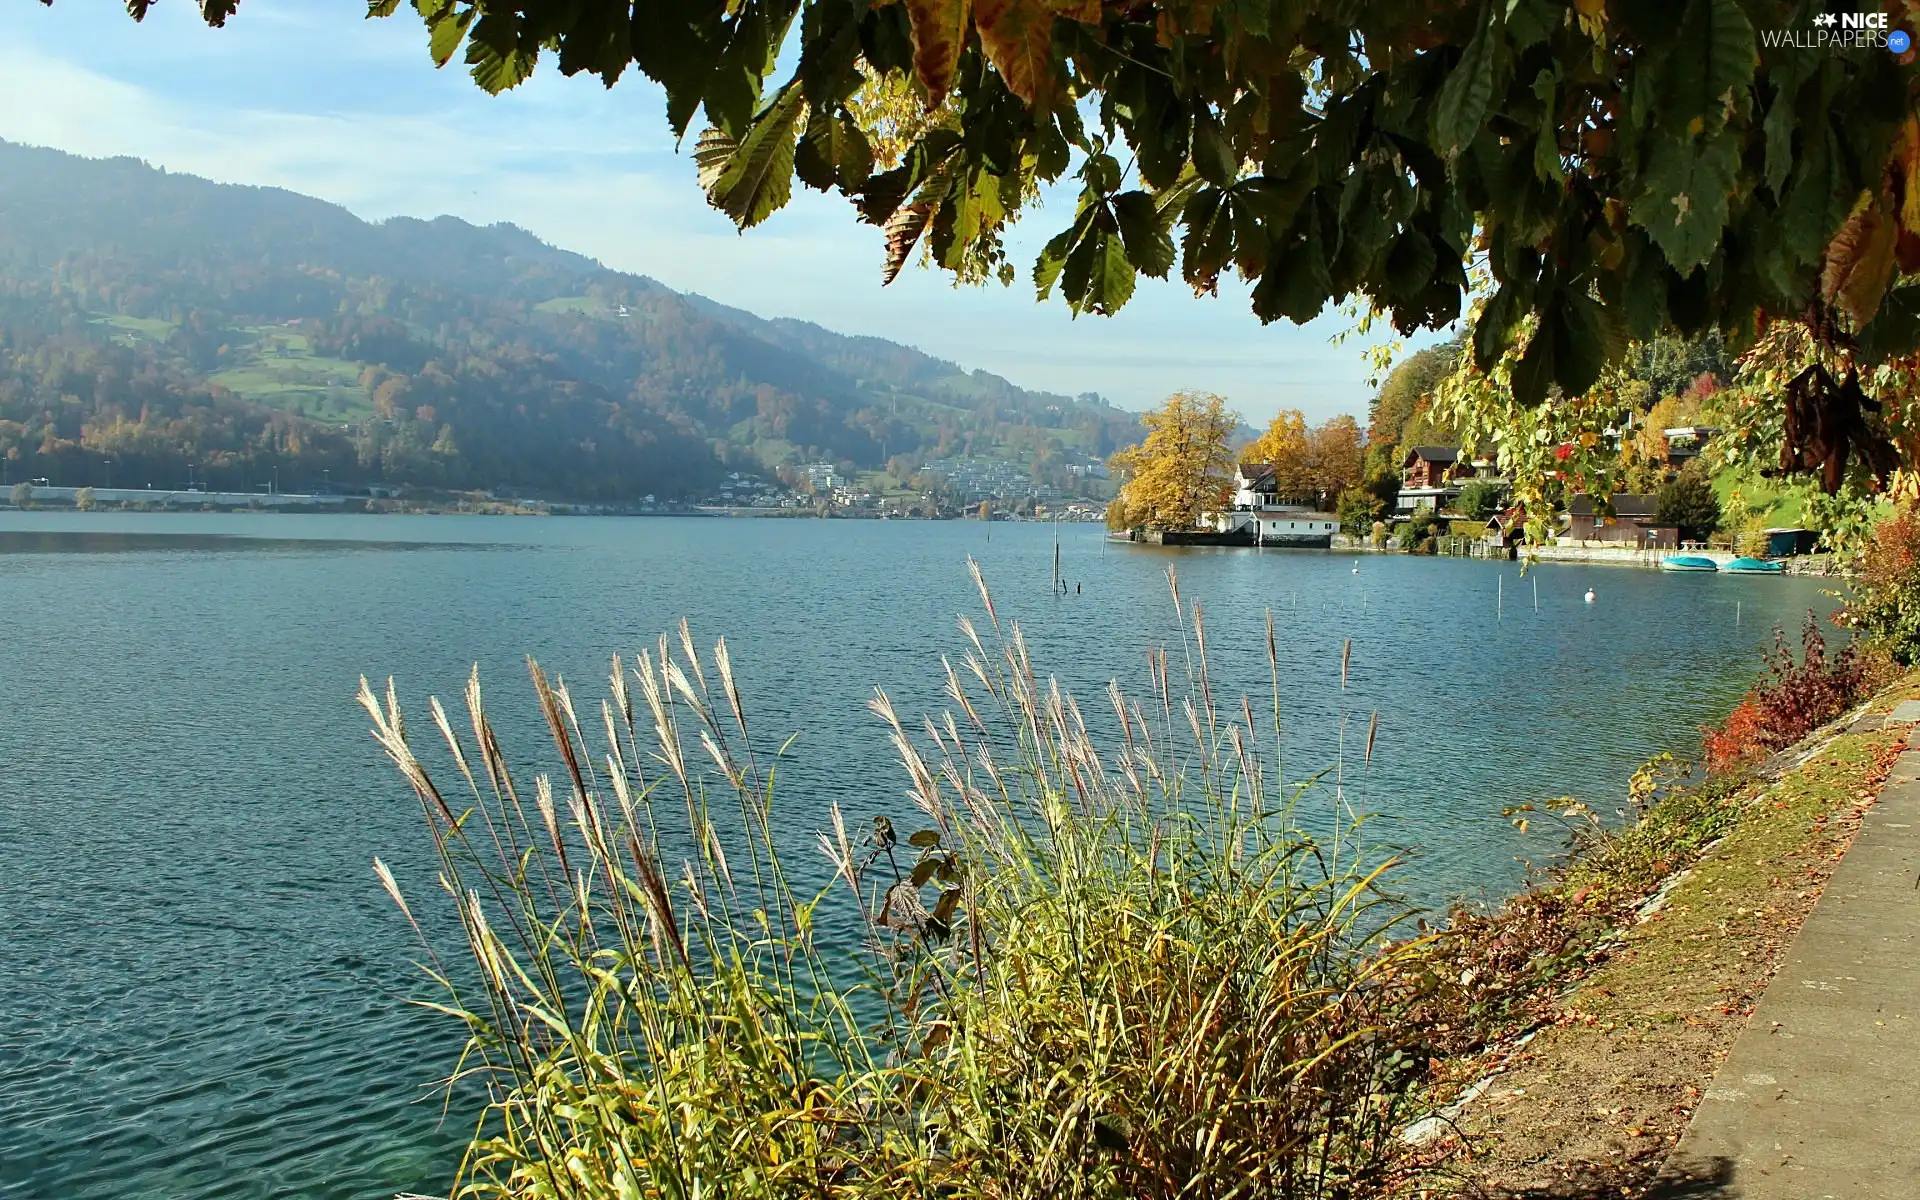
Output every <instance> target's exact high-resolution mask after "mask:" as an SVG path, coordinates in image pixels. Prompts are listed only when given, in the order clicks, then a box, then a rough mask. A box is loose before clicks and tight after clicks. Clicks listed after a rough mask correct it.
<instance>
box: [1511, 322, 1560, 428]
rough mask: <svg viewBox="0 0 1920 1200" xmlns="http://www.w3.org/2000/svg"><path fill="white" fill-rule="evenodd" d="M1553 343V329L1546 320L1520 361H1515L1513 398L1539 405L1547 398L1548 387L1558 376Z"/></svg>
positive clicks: (1534, 405) (1534, 335) (1512, 380)
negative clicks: (1555, 368) (1550, 328)
mask: <svg viewBox="0 0 1920 1200" xmlns="http://www.w3.org/2000/svg"><path fill="white" fill-rule="evenodd" d="M1553 344H1554V339H1553V334H1552V331H1550V330H1549V329H1548V328H1547V326H1546V323H1545V322H1542V323H1541V324H1540V327H1539V328H1538V329H1536V330H1534V333H1533V338H1532V339H1531V340H1530V341H1528V342H1527V349H1526V352H1525V353H1523V354H1521V356H1520V361H1519V362H1516V363H1514V364H1513V371H1512V374H1511V377H1510V379H1509V383H1510V385H1511V389H1512V391H1513V398H1514V399H1515V400H1517V401H1519V402H1520V403H1521V404H1524V405H1526V406H1527V407H1528V408H1535V407H1538V406H1539V405H1540V403H1541V402H1542V401H1544V400H1545V399H1546V398H1547V387H1548V385H1549V384H1551V383H1552V382H1553V376H1554V362H1553Z"/></svg>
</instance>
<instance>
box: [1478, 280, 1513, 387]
mask: <svg viewBox="0 0 1920 1200" xmlns="http://www.w3.org/2000/svg"><path fill="white" fill-rule="evenodd" d="M1521 303H1522V302H1521V300H1520V296H1519V292H1518V290H1517V289H1516V288H1515V286H1514V285H1513V284H1511V283H1507V284H1502V285H1501V287H1500V290H1499V291H1497V292H1495V293H1494V294H1493V296H1492V297H1491V298H1490V299H1488V301H1487V302H1486V304H1485V305H1483V306H1482V307H1481V309H1480V317H1479V319H1478V320H1476V321H1475V322H1474V325H1473V363H1474V365H1475V366H1476V367H1479V368H1480V369H1481V370H1482V371H1491V370H1493V364H1495V363H1497V362H1499V361H1500V356H1501V355H1503V354H1505V353H1506V352H1507V347H1508V346H1511V345H1512V344H1513V331H1514V327H1515V326H1516V325H1518V324H1519V321H1520V316H1521V311H1522V310H1521Z"/></svg>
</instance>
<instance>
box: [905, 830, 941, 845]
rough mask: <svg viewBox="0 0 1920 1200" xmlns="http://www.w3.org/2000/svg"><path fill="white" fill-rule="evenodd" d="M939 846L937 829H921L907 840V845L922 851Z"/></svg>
mask: <svg viewBox="0 0 1920 1200" xmlns="http://www.w3.org/2000/svg"><path fill="white" fill-rule="evenodd" d="M939 844H940V831H939V830H938V829H922V830H920V831H919V832H918V833H915V834H914V835H913V836H912V837H910V838H908V839H907V845H909V846H916V847H918V848H920V849H922V850H926V849H930V848H932V847H934V846H938V845H939Z"/></svg>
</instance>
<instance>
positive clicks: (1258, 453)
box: [1240, 408, 1308, 497]
mask: <svg viewBox="0 0 1920 1200" xmlns="http://www.w3.org/2000/svg"><path fill="white" fill-rule="evenodd" d="M1240 459H1241V461H1243V462H1250V463H1262V464H1264V465H1266V466H1269V467H1272V468H1273V472H1274V478H1275V481H1276V482H1277V483H1278V485H1279V489H1280V494H1281V495H1282V496H1287V497H1292V496H1293V495H1294V494H1295V493H1296V492H1298V491H1300V490H1301V489H1302V488H1305V487H1306V486H1308V480H1307V475H1308V465H1307V418H1306V415H1305V414H1304V413H1302V412H1301V411H1300V410H1299V409H1297V408H1283V409H1281V410H1280V411H1279V412H1277V413H1275V414H1274V415H1273V420H1271V421H1269V422H1268V423H1267V429H1266V432H1265V433H1262V434H1261V435H1260V436H1259V437H1257V438H1255V439H1254V440H1253V442H1252V443H1251V444H1250V445H1248V446H1247V447H1246V448H1245V449H1243V450H1241V451H1240Z"/></svg>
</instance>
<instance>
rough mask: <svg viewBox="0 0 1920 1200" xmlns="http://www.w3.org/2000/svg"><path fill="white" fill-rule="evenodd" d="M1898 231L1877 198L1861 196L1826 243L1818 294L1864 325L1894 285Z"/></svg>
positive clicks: (1858, 323) (1864, 193)
mask: <svg viewBox="0 0 1920 1200" xmlns="http://www.w3.org/2000/svg"><path fill="white" fill-rule="evenodd" d="M1897 233H1898V230H1897V228H1896V226H1895V223H1894V221H1893V220H1892V219H1891V218H1890V217H1889V216H1888V215H1887V214H1886V213H1884V212H1882V211H1881V209H1880V204H1879V198H1878V197H1876V196H1875V195H1874V194H1873V193H1871V192H1863V193H1861V196H1860V199H1859V200H1858V201H1857V202H1856V203H1855V204H1854V207H1853V214H1852V215H1851V216H1849V217H1848V218H1847V220H1846V223H1845V224H1843V225H1842V226H1840V232H1838V233H1836V234H1834V235H1833V241H1831V242H1829V243H1828V244H1827V256H1826V262H1825V264H1824V265H1823V266H1822V267H1821V270H1820V295H1821V297H1822V298H1823V299H1825V300H1826V302H1827V303H1828V304H1832V305H1835V306H1837V307H1839V308H1840V309H1841V310H1842V311H1843V312H1845V313H1846V314H1847V315H1848V316H1849V317H1851V318H1853V321H1854V323H1855V324H1856V325H1865V324H1866V323H1867V322H1868V321H1871V320H1873V316H1874V314H1875V313H1877V312H1879V311H1880V301H1881V300H1882V299H1883V298H1884V297H1885V296H1886V294H1887V287H1888V285H1889V284H1891V283H1892V282H1893V265H1894V264H1893V247H1894V240H1895V236H1896V234H1897Z"/></svg>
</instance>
